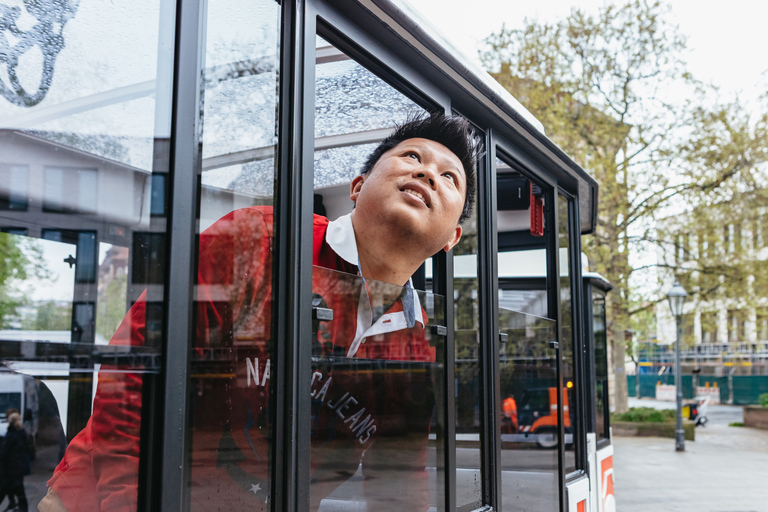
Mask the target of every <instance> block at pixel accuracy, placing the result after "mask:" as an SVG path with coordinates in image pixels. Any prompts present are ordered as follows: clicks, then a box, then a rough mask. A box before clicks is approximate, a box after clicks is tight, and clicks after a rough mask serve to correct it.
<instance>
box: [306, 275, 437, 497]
mask: <svg viewBox="0 0 768 512" xmlns="http://www.w3.org/2000/svg"><path fill="white" fill-rule="evenodd" d="M312 287H313V294H312V296H313V298H312V302H313V305H315V306H314V307H315V308H321V309H323V310H326V311H332V315H331V316H332V320H321V319H319V318H317V319H316V320H314V321H313V336H312V344H313V348H312V389H311V391H310V395H311V397H312V414H311V417H312V425H311V429H312V430H311V451H310V457H311V466H310V468H311V469H310V471H311V477H310V478H311V480H310V509H311V510H316V509H317V507H319V510H321V511H335V510H427V509H428V508H429V507H430V506H432V507H434V506H436V505H437V503H438V500H439V499H440V497H441V493H442V483H441V482H439V481H438V480H437V478H436V464H437V453H436V446H435V440H436V436H435V434H434V430H435V429H436V410H435V401H436V397H437V392H436V389H435V388H436V386H437V385H439V383H440V382H441V381H442V379H443V365H442V364H439V363H437V362H436V352H437V351H438V350H439V348H440V346H441V345H442V339H443V338H442V336H438V335H435V334H433V333H432V329H431V328H432V326H436V325H439V326H445V321H444V315H443V311H444V307H445V300H444V297H442V296H440V295H435V294H431V293H427V292H421V291H416V293H414V294H413V297H414V299H415V302H414V303H413V305H412V306H411V307H412V308H415V311H417V312H418V315H417V316H416V317H415V323H414V325H413V326H412V327H408V326H407V322H406V321H405V320H403V318H404V313H403V311H404V310H403V308H404V307H406V306H405V305H407V300H406V299H405V296H406V291H405V289H404V287H403V286H396V285H391V284H388V283H382V282H379V281H374V280H371V279H363V278H362V277H360V276H358V275H355V274H349V273H344V272H338V271H334V270H330V269H327V268H322V267H314V269H313V276H312ZM404 304H405V305H404ZM316 316H318V317H319V316H320V315H317V314H316ZM401 321H402V322H401ZM363 323H364V325H363ZM361 325H362V327H361ZM363 329H364V330H363ZM441 473H442V472H441ZM366 507H367V508H366Z"/></svg>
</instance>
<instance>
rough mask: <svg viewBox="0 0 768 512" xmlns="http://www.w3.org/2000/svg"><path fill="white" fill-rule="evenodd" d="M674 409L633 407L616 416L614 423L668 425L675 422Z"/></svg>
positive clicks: (613, 417) (614, 416) (613, 418)
mask: <svg viewBox="0 0 768 512" xmlns="http://www.w3.org/2000/svg"><path fill="white" fill-rule="evenodd" d="M675 416H676V411H675V410H674V409H661V410H660V409H654V408H652V407H632V408H630V409H629V410H628V411H627V412H624V413H618V414H614V415H613V416H612V420H613V421H631V422H634V423H666V422H669V421H675Z"/></svg>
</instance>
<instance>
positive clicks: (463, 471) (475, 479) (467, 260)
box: [453, 203, 482, 511]
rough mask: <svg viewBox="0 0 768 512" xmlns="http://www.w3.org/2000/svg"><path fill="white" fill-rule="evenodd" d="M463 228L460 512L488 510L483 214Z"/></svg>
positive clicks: (458, 300)
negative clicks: (483, 448)
mask: <svg viewBox="0 0 768 512" xmlns="http://www.w3.org/2000/svg"><path fill="white" fill-rule="evenodd" d="M475 204H477V203H475ZM463 227H464V232H463V233H462V236H461V241H460V242H459V243H458V245H456V247H454V248H453V293H454V321H455V331H454V333H455V334H454V353H455V358H456V359H455V361H456V363H455V364H456V366H455V369H454V379H455V386H454V388H455V411H456V412H455V415H456V420H455V425H456V508H457V510H459V511H463V510H475V509H478V508H480V507H481V506H482V485H481V484H482V475H481V467H482V466H481V456H480V432H481V424H480V400H481V382H480V360H479V355H480V350H479V349H480V332H479V330H478V329H479V324H480V322H479V304H478V297H479V294H480V289H479V282H478V278H477V267H478V255H477V247H478V239H477V214H476V213H473V214H472V217H470V218H469V219H467V221H466V222H464V225H463Z"/></svg>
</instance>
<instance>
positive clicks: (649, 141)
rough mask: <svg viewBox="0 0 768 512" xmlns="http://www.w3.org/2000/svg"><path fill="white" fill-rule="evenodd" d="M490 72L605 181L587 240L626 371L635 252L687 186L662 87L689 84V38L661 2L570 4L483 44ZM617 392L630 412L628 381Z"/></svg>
mask: <svg viewBox="0 0 768 512" xmlns="http://www.w3.org/2000/svg"><path fill="white" fill-rule="evenodd" d="M486 43H487V48H486V50H485V51H484V52H482V54H481V58H482V60H483V62H484V64H485V66H486V67H487V69H489V70H490V72H491V74H492V75H493V76H494V77H495V78H496V79H497V80H498V81H499V82H500V83H501V85H503V86H504V87H505V88H507V89H508V90H509V91H510V92H511V93H512V94H513V96H515V97H516V98H517V99H518V100H519V101H520V102H521V103H522V104H523V105H524V106H525V107H526V108H527V109H528V110H530V111H531V112H532V113H533V114H534V115H535V116H536V117H537V118H538V119H539V120H540V121H541V122H542V124H543V125H544V127H545V130H546V133H547V135H548V136H549V137H550V138H551V139H552V140H553V141H554V142H556V143H557V144H558V145H559V146H560V147H562V148H563V149H564V150H565V151H566V152H567V153H568V154H569V155H571V156H572V157H573V158H574V159H575V160H576V161H577V162H579V163H580V164H581V165H582V166H583V167H585V168H586V169H587V170H588V171H589V172H591V174H592V176H593V177H594V178H595V179H596V180H597V181H598V182H599V183H600V199H599V201H600V202H599V209H598V222H597V229H596V232H595V234H594V235H593V236H591V237H588V238H586V239H585V243H584V250H585V252H587V254H588V256H589V258H590V265H591V268H592V269H593V270H596V271H598V272H600V273H601V274H603V275H604V276H605V277H606V278H608V280H610V281H611V282H612V283H613V284H614V286H615V289H614V291H613V292H612V293H610V294H608V297H607V304H606V306H607V315H608V319H609V333H608V342H609V346H610V348H611V349H612V354H613V357H612V360H613V365H612V366H613V367H614V368H616V369H617V370H618V371H619V372H620V373H619V375H620V376H621V377H623V376H624V373H623V367H624V357H625V342H624V340H625V332H626V331H627V329H629V328H630V316H631V313H632V306H633V304H632V303H633V299H634V300H639V299H635V298H634V297H633V296H632V294H631V293H630V292H631V291H630V275H631V273H632V271H633V268H632V265H631V263H630V253H631V252H632V251H633V250H637V247H636V246H637V244H638V243H640V242H642V241H644V240H647V239H648V238H649V237H650V236H651V232H652V227H653V226H652V224H651V223H649V222H648V220H649V219H652V218H653V216H654V215H655V214H656V213H657V212H658V211H659V208H660V207H662V206H663V205H664V204H665V203H666V202H667V201H668V200H669V199H670V198H671V197H674V196H676V195H678V194H680V192H681V190H682V189H684V187H682V186H681V184H680V183H677V182H676V181H675V180H673V179H671V178H670V173H669V166H670V165H671V163H672V161H673V160H674V158H675V155H676V153H675V151H674V150H675V148H676V146H675V141H674V140H673V139H671V138H670V137H669V136H668V135H669V134H670V133H676V130H678V129H679V128H680V127H681V126H682V123H683V117H684V116H683V115H681V114H682V113H683V111H684V109H683V108H682V107H675V106H674V102H673V100H672V99H670V98H664V97H663V96H664V92H665V91H668V90H672V85H673V84H683V85H684V86H685V85H689V86H690V87H693V81H692V79H691V77H690V76H689V75H688V74H687V73H686V72H685V71H684V70H685V63H684V62H683V60H682V52H683V50H684V49H685V39H684V38H683V37H682V36H681V35H679V34H678V32H677V30H676V27H675V26H674V25H672V24H671V23H670V22H669V21H668V8H667V7H665V6H663V5H662V4H660V3H659V2H646V1H643V0H634V1H630V2H629V3H627V4H625V5H623V6H620V7H617V6H606V7H604V8H602V9H600V11H599V14H598V15H597V16H591V15H588V14H587V13H585V12H584V11H581V10H579V9H573V10H572V11H571V13H570V15H569V16H568V17H566V18H565V19H564V20H562V21H560V22H557V23H553V24H547V23H537V22H536V21H532V20H525V22H524V27H523V28H521V29H508V28H506V27H504V28H502V30H501V32H499V33H498V34H493V35H491V36H490V37H488V38H487V40H486ZM613 389H614V390H615V392H616V395H615V396H616V401H615V405H616V408H617V410H618V411H623V410H626V395H627V391H626V379H623V378H617V379H616V380H615V385H614V386H613Z"/></svg>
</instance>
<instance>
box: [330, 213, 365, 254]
mask: <svg viewBox="0 0 768 512" xmlns="http://www.w3.org/2000/svg"><path fill="white" fill-rule="evenodd" d="M325 241H326V242H327V243H328V245H330V246H331V249H333V252H335V253H336V254H338V255H339V256H341V257H342V259H343V260H344V261H346V262H347V263H351V264H352V265H355V266H357V261H358V259H357V258H358V256H357V241H356V240H355V229H354V228H353V227H352V214H351V213H348V214H346V215H342V216H341V217H339V218H338V219H336V220H332V221H330V222H329V223H328V229H327V230H326V231H325Z"/></svg>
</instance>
